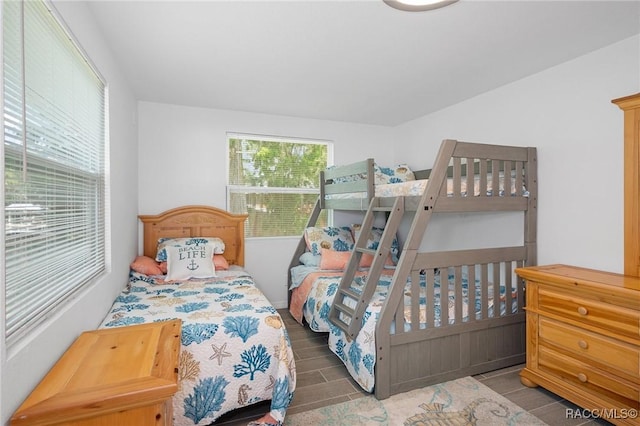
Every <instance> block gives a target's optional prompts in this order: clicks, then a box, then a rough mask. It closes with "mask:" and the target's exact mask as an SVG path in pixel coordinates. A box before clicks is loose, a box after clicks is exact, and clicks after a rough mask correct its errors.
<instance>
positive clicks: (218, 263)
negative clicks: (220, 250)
mask: <svg viewBox="0 0 640 426" xmlns="http://www.w3.org/2000/svg"><path fill="white" fill-rule="evenodd" d="M213 264H214V265H215V267H216V271H226V270H227V269H229V262H227V259H225V257H224V255H222V254H214V255H213Z"/></svg>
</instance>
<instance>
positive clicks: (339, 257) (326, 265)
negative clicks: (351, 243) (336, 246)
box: [320, 248, 393, 271]
mask: <svg viewBox="0 0 640 426" xmlns="http://www.w3.org/2000/svg"><path fill="white" fill-rule="evenodd" d="M350 256H351V252H350V251H336V250H331V249H326V248H323V249H322V250H321V256H320V269H326V270H334V271H342V270H344V269H345V268H346V267H347V262H349V257H350ZM372 263H373V255H371V254H366V253H363V254H362V257H361V258H360V268H369V267H371V264H372ZM385 266H393V262H392V261H391V257H387V261H386V262H385Z"/></svg>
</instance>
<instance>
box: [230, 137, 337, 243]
mask: <svg viewBox="0 0 640 426" xmlns="http://www.w3.org/2000/svg"><path fill="white" fill-rule="evenodd" d="M228 143H229V168H228V170H229V176H228V178H229V186H228V192H227V193H228V200H227V202H228V209H229V210H230V211H231V212H233V213H248V214H249V218H248V221H247V225H246V227H245V229H246V236H247V237H282V236H299V235H301V234H302V231H303V229H304V226H305V225H306V223H307V220H308V218H309V215H310V214H311V211H312V210H313V207H314V205H315V203H316V200H317V199H318V193H319V189H318V185H319V175H320V171H321V170H323V169H325V168H326V167H327V156H328V148H329V144H328V143H327V142H315V141H294V140H284V139H278V138H269V137H256V136H248V135H247V136H243V135H233V136H230V137H229V138H228ZM326 223H327V213H326V212H323V213H322V214H321V217H320V219H319V221H318V226H323V225H324V224H326Z"/></svg>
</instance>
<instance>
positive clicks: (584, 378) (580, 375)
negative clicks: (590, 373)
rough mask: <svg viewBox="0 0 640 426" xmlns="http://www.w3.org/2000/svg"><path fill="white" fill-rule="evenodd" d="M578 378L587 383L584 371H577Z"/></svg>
mask: <svg viewBox="0 0 640 426" xmlns="http://www.w3.org/2000/svg"><path fill="white" fill-rule="evenodd" d="M578 380H580V381H581V382H582V383H587V381H588V378H587V375H586V374H584V373H578Z"/></svg>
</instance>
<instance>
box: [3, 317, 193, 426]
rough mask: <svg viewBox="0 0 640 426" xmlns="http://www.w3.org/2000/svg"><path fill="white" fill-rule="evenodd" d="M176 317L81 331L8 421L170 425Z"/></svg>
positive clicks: (84, 425) (177, 334) (175, 380)
mask: <svg viewBox="0 0 640 426" xmlns="http://www.w3.org/2000/svg"><path fill="white" fill-rule="evenodd" d="M180 330H181V322H180V320H171V321H163V322H157V323H150V324H140V325H132V326H128V327H118V328H105V329H100V330H95V331H88V332H85V333H82V334H81V335H80V337H78V339H76V341H75V342H74V343H73V344H72V345H71V346H70V347H69V349H68V350H67V351H66V352H65V353H64V355H63V356H62V357H61V358H60V360H59V361H58V362H57V363H56V365H54V366H53V368H52V369H51V370H50V371H49V373H48V374H47V375H46V376H45V378H44V379H43V380H42V381H41V382H40V384H39V385H38V386H37V387H36V389H35V390H34V391H33V392H32V393H31V395H30V396H29V397H28V398H27V399H26V400H25V401H24V403H23V404H22V405H21V406H20V408H18V410H17V411H16V412H15V414H14V415H13V417H12V418H11V425H12V426H13V425H16V426H17V425H67V426H170V425H172V424H173V404H172V396H173V394H174V393H175V392H176V391H177V389H178V385H177V383H178V357H179V352H180Z"/></svg>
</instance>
